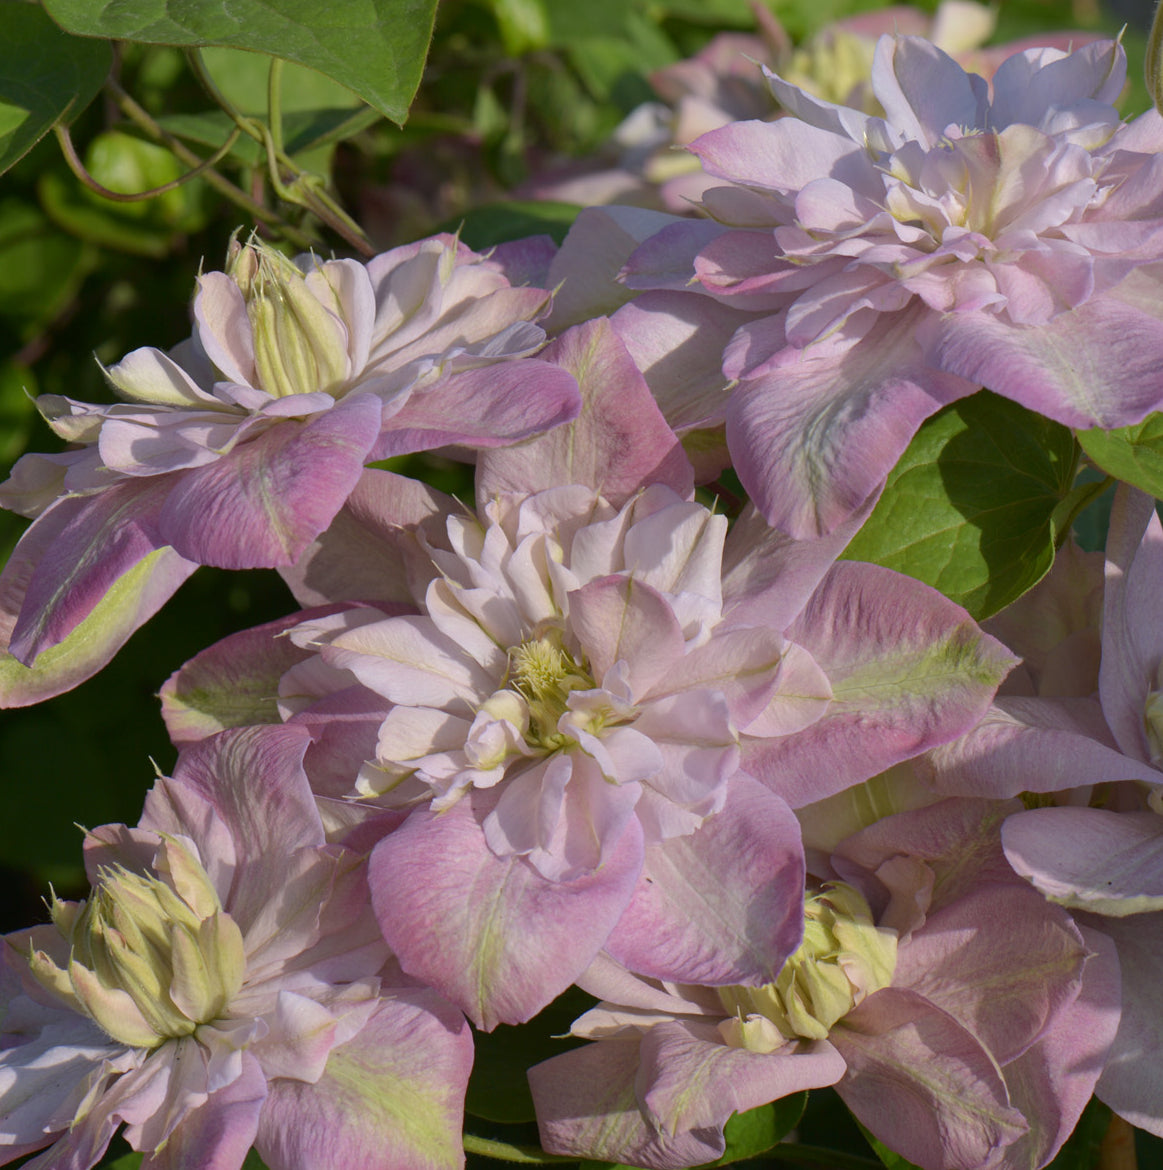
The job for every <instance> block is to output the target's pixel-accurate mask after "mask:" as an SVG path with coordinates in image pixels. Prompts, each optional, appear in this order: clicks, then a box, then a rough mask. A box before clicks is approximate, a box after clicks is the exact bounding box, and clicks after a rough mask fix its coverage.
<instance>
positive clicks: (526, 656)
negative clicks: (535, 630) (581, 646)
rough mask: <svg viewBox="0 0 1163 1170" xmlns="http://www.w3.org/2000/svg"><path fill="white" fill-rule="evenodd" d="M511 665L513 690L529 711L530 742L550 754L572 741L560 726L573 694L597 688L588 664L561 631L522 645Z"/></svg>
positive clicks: (514, 651) (512, 653)
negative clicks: (577, 656) (571, 649)
mask: <svg viewBox="0 0 1163 1170" xmlns="http://www.w3.org/2000/svg"><path fill="white" fill-rule="evenodd" d="M509 663H510V668H509V669H510V672H511V677H512V681H513V686H514V688H515V689H516V690H517V691H518V692H519V693H520V694H521V696H522V697H523V698H524V699H525V701H526V703H527V704H528V707H529V728H528V731H526V733H525V740H526V742H527V743H529V744H530V745H532V746H534V747H541V748H545V749H546V750H548V751H554V750H556V749H557V748H560V747H562V746H564V744H565V743H566V742H567V738H568V737H567V736H565V735H563V734H561V732H559V731H558V730H557V725H558V722H559V720H560V719H561V717H562V716H563V715H564V714H565V712H566V711H567V710H568V705H569V696H570V692H572V691H577V690H591V689H593V687H594V680H593V678H592V677H591V675H590V673H589V670H588V668H587V666H586V664H584V663H581V662H578V661H577V660H576V659H575V658H574V657H573V656H572V655H571V654H570V653H569V652H568V651H567V650H566V649H565V647H564V646H563V645H562V642H561V635H560V634H559V633H558V632H557V631H551V632H550V633H547V634H542V635H541V636H539V637H535V638H530V639H527V640H526V641H524V642H522V643H521V644H520V645H519V646H517V647H515V648H514V649H512V650H510V651H509Z"/></svg>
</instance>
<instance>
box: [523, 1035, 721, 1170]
mask: <svg viewBox="0 0 1163 1170" xmlns="http://www.w3.org/2000/svg"><path fill="white" fill-rule="evenodd" d="M638 1067H639V1041H638V1040H637V1039H636V1038H635V1039H627V1040H603V1041H601V1042H600V1043H598V1044H586V1045H583V1046H582V1047H581V1048H575V1049H573V1051H571V1052H566V1053H563V1054H562V1055H561V1056H555V1057H553V1058H552V1059H551V1060H546V1061H543V1062H542V1063H541V1064H538V1065H535V1066H534V1067H533V1068H531V1069H530V1070H529V1087H530V1089H531V1090H532V1092H533V1102H534V1105H535V1106H536V1108H537V1126H538V1129H539V1131H540V1134H541V1144H542V1146H543V1147H544V1149H545V1150H547V1151H548V1152H549V1153H554V1154H566V1155H573V1156H574V1157H577V1158H599V1159H601V1160H602V1161H614V1160H617V1161H618V1162H623V1161H628V1162H630V1163H632V1164H633V1165H635V1166H646V1167H651V1168H652V1170H681V1168H682V1167H685V1166H698V1165H702V1164H703V1163H704V1162H711V1161H714V1160H715V1159H716V1158H718V1157H719V1156H720V1155H721V1154H722V1152H723V1149H724V1141H723V1135H722V1133H721V1132H716V1131H715V1130H710V1131H708V1130H706V1129H703V1130H698V1131H695V1132H688V1133H682V1134H675V1135H668V1134H666V1133H659V1132H658V1131H657V1130H656V1129H655V1128H654V1127H653V1126H652V1125H649V1124H647V1122H646V1119H645V1117H644V1116H643V1112H642V1108H641V1105H640V1104H639V1099H638V1093H637V1091H636V1088H635V1081H636V1078H637V1075H638Z"/></svg>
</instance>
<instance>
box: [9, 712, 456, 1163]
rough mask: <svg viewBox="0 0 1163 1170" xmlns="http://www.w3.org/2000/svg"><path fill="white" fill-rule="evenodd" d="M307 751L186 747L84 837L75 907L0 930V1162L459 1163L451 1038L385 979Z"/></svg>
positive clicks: (235, 745) (360, 895)
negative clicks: (117, 1153)
mask: <svg viewBox="0 0 1163 1170" xmlns="http://www.w3.org/2000/svg"><path fill="white" fill-rule="evenodd" d="M308 742H309V737H308V736H307V735H306V733H305V732H304V731H303V730H302V729H301V728H259V729H248V730H242V731H231V732H227V733H225V734H224V735H222V736H220V737H218V738H216V739H209V740H206V741H204V742H203V743H201V744H198V745H197V746H195V747H194V748H192V749H191V750H190V751H189V752H188V753H187V754H186V755H184V756H183V758H182V760H181V761H180V762H179V765H178V768H177V771H176V772H175V777H174V779H172V780H169V779H161V780H159V781H158V782H157V784H156V785H155V787H154V788H153V790H152V791H151V792H150V794H149V795H148V797H147V799H146V805H145V812H144V815H143V817H142V820H141V823H140V825H139V826H138V827H137V828H135V829H129V828H126V827H125V826H123V825H105V826H103V827H102V828H100V829H97V830H95V831H94V832H92V833H90V834H88V835H87V838H86V845H85V859H86V865H87V867H88V870H89V875H90V880H91V882H92V887H93V888H92V891H91V893H90V895H89V898H88V900H87V901H85V902H81V903H75V902H62V901H60V900H58V899H56V898H54V899H53V902H52V906H51V909H52V918H53V924H52V925H46V926H38V927H33V928H32V929H31V930H26V931H21V932H18V933H16V934H10V935H8V936H7V937H6V939H5V943H6V946H5V951H4V955H3V967H2V968H0V994H2V997H3V1017H2V1018H3V1024H2V1036H3V1038H2V1042H0V1117H2V1119H3V1120H2V1121H0V1161H5V1162H6V1161H10V1160H12V1159H13V1158H16V1157H20V1156H21V1155H23V1154H28V1153H34V1152H35V1151H37V1150H41V1149H44V1153H42V1154H40V1156H38V1157H34V1158H33V1159H32V1160H31V1161H29V1162H26V1163H25V1164H26V1165H28V1166H31V1167H35V1168H37V1170H40V1168H44V1170H48V1168H50V1167H51V1168H53V1170H63V1168H65V1167H68V1168H70V1170H86V1168H87V1167H90V1166H92V1165H94V1164H95V1163H96V1162H98V1161H99V1160H100V1158H101V1156H102V1154H103V1153H104V1151H105V1149H106V1147H107V1145H108V1143H109V1141H110V1139H111V1138H112V1137H113V1135H114V1133H115V1132H116V1131H117V1130H118V1128H119V1127H120V1126H122V1125H124V1127H125V1129H124V1136H125V1138H126V1139H127V1140H128V1142H129V1144H130V1145H131V1146H132V1147H133V1148H134V1149H135V1150H140V1151H142V1152H144V1153H145V1155H146V1158H145V1161H144V1163H143V1165H144V1166H146V1167H149V1168H150V1170H202V1168H204V1167H211V1166H212V1167H215V1168H216V1170H238V1168H239V1167H240V1166H241V1165H242V1163H243V1159H244V1158H245V1156H246V1153H247V1150H248V1149H249V1148H250V1147H251V1145H254V1146H256V1148H257V1149H258V1151H259V1153H260V1154H261V1156H262V1158H263V1161H264V1162H265V1163H266V1165H268V1166H270V1167H271V1168H272V1170H302V1168H303V1167H306V1166H324V1165H350V1166H356V1165H358V1166H361V1167H369V1168H372V1167H378V1168H380V1170H399V1168H402V1167H416V1168H417V1170H420V1168H423V1170H430V1168H432V1167H448V1168H450V1170H454V1168H455V1167H457V1166H460V1165H462V1164H463V1152H462V1150H461V1145H460V1123H461V1117H462V1109H463V1095H464V1089H465V1084H466V1082H467V1079H468V1071H469V1068H470V1066H471V1063H472V1042H471V1039H470V1038H469V1035H468V1028H467V1025H466V1024H465V1021H464V1019H463V1017H461V1016H460V1014H459V1013H458V1012H456V1011H455V1010H454V1009H453V1008H451V1006H450V1005H448V1004H447V1003H446V1002H445V1001H444V1000H442V999H441V998H440V997H439V996H437V995H436V994H435V993H434V992H431V991H428V990H424V989H420V988H417V987H415V986H401V985H400V984H405V983H406V982H407V981H405V980H402V979H400V978H399V975H398V971H394V968H393V967H392V965H391V963H390V961H389V960H390V956H389V953H388V950H387V947H386V946H385V945H384V942H383V939H382V938H381V936H380V934H379V931H378V930H377V928H376V923H375V919H374V917H373V916H372V914H371V907H370V903H369V900H368V889H367V878H366V868H365V862H364V861H363V859H362V858H361V857H360V856H359V855H358V854H355V853H352V852H349V851H348V850H346V849H343V848H340V847H338V846H334V845H328V844H327V843H326V841H325V838H324V832H323V827H322V824H321V822H320V820H319V814H318V812H317V810H316V806H315V802H314V799H313V797H312V794H311V792H310V789H309V788H308V786H307V780H306V777H305V775H304V774H303V770H302V757H303V752H304V750H305V749H306V747H307V744H308ZM393 974H394V979H393ZM45 1147H47V1149H45Z"/></svg>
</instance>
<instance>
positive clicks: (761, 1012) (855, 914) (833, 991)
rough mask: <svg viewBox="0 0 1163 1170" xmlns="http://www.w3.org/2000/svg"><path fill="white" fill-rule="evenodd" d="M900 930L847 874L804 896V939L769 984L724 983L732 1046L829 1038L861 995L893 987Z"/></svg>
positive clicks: (764, 1047) (770, 1047)
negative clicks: (879, 921)
mask: <svg viewBox="0 0 1163 1170" xmlns="http://www.w3.org/2000/svg"><path fill="white" fill-rule="evenodd" d="M896 944H897V936H896V932H895V931H893V930H888V929H886V928H884V927H879V926H877V925H875V923H874V922H873V921H872V912H871V911H870V910H869V907H868V903H867V901H865V899H864V897H863V895H862V894H861V893H860V892H859V891H858V890H856V889H854V888H853V887H852V886H850V885H847V884H846V883H844V882H833V883H830V884H829V885H828V886H827V887H825V889H824V890H822V891H820V892H819V893H812V894H808V895H807V896H806V897H805V899H804V941H803V942H802V943H801V944H800V946H799V948H798V949H797V950H796V951H795V953H794V954H793V955H792V956H791V957H790V958H789V959H788V961H787V962H786V963H785V964H784V965H783V969H782V970H781V971H780V973H779V976H778V978H777V979H776V981H775V982H774V983H768V984H767V985H766V986H764V987H721V988H719V999H720V1000H721V1001H722V1004H723V1007H724V1008H726V1010H727V1011H728V1012H730V1013H731V1018H730V1019H728V1020H724V1021H723V1023H722V1024H720V1025H719V1032H720V1034H721V1035H722V1037H723V1039H724V1040H725V1041H726V1043H727V1044H729V1045H731V1047H733V1048H748V1049H751V1050H752V1051H753V1052H774V1051H775V1049H777V1048H779V1047H780V1046H782V1045H783V1044H784V1043H786V1042H787V1041H789V1040H823V1039H825V1038H826V1037H827V1035H828V1033H829V1032H830V1031H831V1029H832V1026H833V1025H834V1024H835V1023H836V1022H837V1021H838V1020H840V1019H842V1018H843V1017H844V1016H846V1015H847V1014H848V1013H849V1012H850V1011H851V1010H852V1009H853V1008H854V1007H855V1006H856V1005H857V1004H858V1003H860V1001H861V1000H863V999H864V998H865V997H866V996H869V995H871V994H872V993H873V992H874V991H879V990H880V989H881V988H882V987H888V986H889V985H890V984H891V983H892V976H893V972H894V971H895V970H896Z"/></svg>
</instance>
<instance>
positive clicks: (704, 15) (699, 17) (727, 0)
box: [659, 0, 755, 29]
mask: <svg viewBox="0 0 1163 1170" xmlns="http://www.w3.org/2000/svg"><path fill="white" fill-rule="evenodd" d="M659 7H661V9H662V10H663V11H664V12H665V13H666V15H667V16H669V17H677V18H678V19H680V20H689V21H691V22H692V23H694V24H709V25H713V26H714V27H715V28H719V27H723V28H726V27H731V28H748V29H749V28H754V27H755V14H754V12H752V10H751V4H750V3H749V0H661V4H660V5H659Z"/></svg>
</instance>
